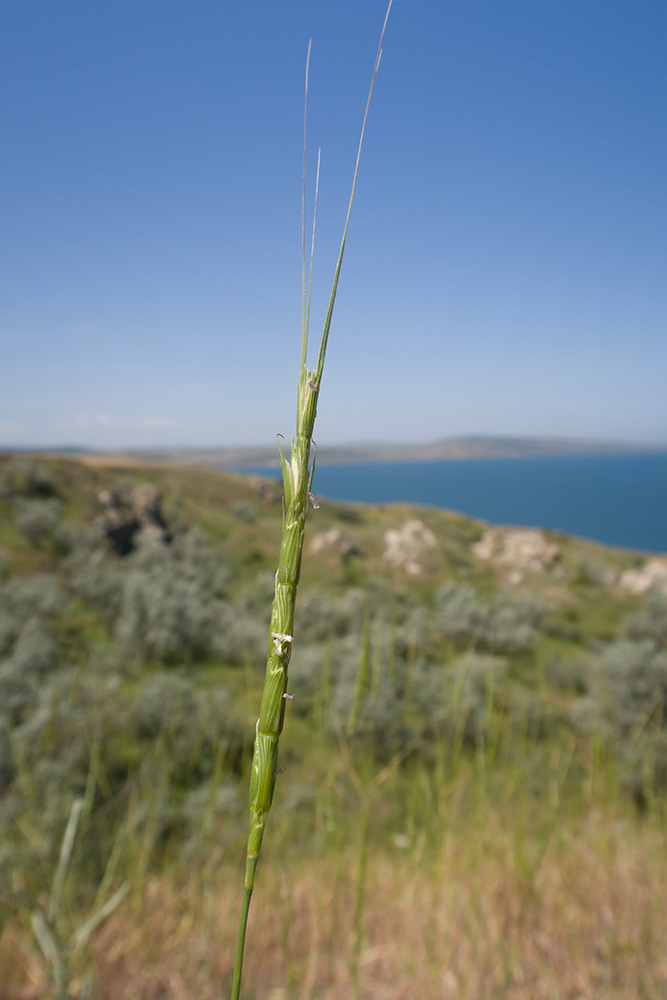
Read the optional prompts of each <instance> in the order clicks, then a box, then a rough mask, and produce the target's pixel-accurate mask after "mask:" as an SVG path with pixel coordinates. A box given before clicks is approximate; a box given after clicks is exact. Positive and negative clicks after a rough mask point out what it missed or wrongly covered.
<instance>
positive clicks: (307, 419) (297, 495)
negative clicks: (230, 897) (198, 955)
mask: <svg viewBox="0 0 667 1000" xmlns="http://www.w3.org/2000/svg"><path fill="white" fill-rule="evenodd" d="M391 5H392V0H389V6H388V7H387V13H386V16H385V19H384V24H383V26H382V33H381V35H380V44H379V46H378V53H377V56H376V58H375V66H374V69H373V77H372V81H371V86H370V90H369V94H368V100H367V102H366V109H365V112H364V120H363V125H362V129H361V138H360V140H359V149H358V152H357V160H356V164H355V168H354V179H353V183H352V191H351V194H350V202H349V205H348V209H347V216H346V219H345V228H344V230H343V239H342V243H341V247H340V251H339V254H338V260H337V263H336V270H335V273H334V280H333V286H332V290H331V297H330V299H329V306H328V309H327V314H326V319H325V323H324V330H323V333H322V339H321V341H320V348H319V354H318V359H317V367H316V369H315V370H314V371H310V370H309V369H308V368H307V365H306V360H307V351H308V324H309V318H310V291H311V287H312V285H311V284H309V288H308V301H307V300H306V221H305V220H306V195H305V191H306V180H305V177H306V174H305V158H306V130H307V122H308V71H309V66H310V50H311V44H310V42H309V44H308V55H307V58H306V84H305V100H304V169H303V178H302V188H301V195H302V205H301V243H302V330H301V363H300V368H299V381H298V399H297V419H296V437H294V438H292V448H291V455H290V461H289V462H288V461H287V459H286V458H285V457H284V456H283V454H282V450H281V453H280V464H281V468H282V473H283V483H284V489H285V499H284V519H283V536H282V541H281V545H280V558H279V562H278V570H277V572H276V582H275V593H274V599H273V607H272V610H271V623H270V626H269V641H268V646H267V662H266V675H265V680H264V690H263V692H262V701H261V706H260V712H259V719H258V720H257V726H256V730H255V743H254V748H253V758H252V766H251V774H250V794H249V807H250V832H249V835H248V847H247V853H246V875H245V883H244V890H243V901H242V906H241V918H240V923H239V933H238V939H237V947H236V958H235V964H234V975H233V982H232V1000H239V996H240V992H241V977H242V972H243V954H244V949H245V937H246V929H247V923H248V911H249V908H250V899H251V897H252V891H253V888H254V884H255V871H256V868H257V861H258V859H259V854H260V851H261V847H262V840H263V837H264V830H265V826H266V820H267V817H268V814H269V810H270V808H271V803H272V801H273V793H274V790H275V784H276V775H277V773H278V741H279V739H280V734H281V733H282V730H283V725H284V722H285V706H286V704H287V702H286V699H285V695H286V693H287V671H288V667H289V661H290V657H291V653H292V638H293V630H294V609H295V605H296V591H297V586H298V583H299V576H300V573H301V558H302V554H303V542H304V534H305V527H306V513H307V509H308V500H309V493H310V488H311V486H312V469H311V467H310V447H311V442H312V436H313V428H314V424H315V416H316V413H317V401H318V395H319V388H320V382H321V379H322V370H323V367H324V356H325V354H326V348H327V341H328V338H329V329H330V327H331V318H332V316H333V307H334V303H335V300H336V292H337V289H338V278H339V275H340V268H341V264H342V261H343V252H344V250H345V241H346V239H347V229H348V225H349V222H350V213H351V211H352V202H353V200H354V192H355V188H356V184H357V175H358V172H359V161H360V159H361V149H362V146H363V141H364V132H365V129H366V120H367V118H368V108H369V105H370V100H371V95H372V93H373V85H374V83H375V77H376V75H377V70H378V65H379V62H380V54H381V50H382V39H383V37H384V32H385V28H386V26H387V19H388V17H389V11H390V10H391ZM319 163H320V157H319V155H318V173H317V187H319ZM316 194H317V190H316ZM316 212H317V208H316V209H315V213H314V214H315V218H314V219H313V243H312V245H311V281H312V260H313V255H314V239H315V220H316Z"/></svg>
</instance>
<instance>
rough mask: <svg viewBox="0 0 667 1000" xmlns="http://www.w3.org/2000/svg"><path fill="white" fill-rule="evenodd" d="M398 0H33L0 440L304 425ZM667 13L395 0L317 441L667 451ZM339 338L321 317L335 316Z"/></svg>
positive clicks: (0, 190) (200, 441)
mask: <svg viewBox="0 0 667 1000" xmlns="http://www.w3.org/2000/svg"><path fill="white" fill-rule="evenodd" d="M384 7H385V0H377V2H376V0H364V3H362V4H360V3H359V2H358V0H356V2H354V3H353V2H347V0H341V2H339V3H337V4H324V3H321V2H315V0H290V2H286V3H282V4H276V3H274V2H272V3H269V2H265V0H257V2H255V0H250V2H247V3H244V4H238V3H233V4H232V3H230V2H221V0H217V2H212V0H197V2H196V3H192V2H191V0H188V2H186V0H160V2H157V0H142V2H141V3H136V0H132V2H126V0H104V2H102V0H67V3H53V2H51V0H5V2H4V4H3V5H2V10H1V11H0V86H1V87H2V95H3V99H2V102H1V107H0V131H1V134H2V136H3V141H2V153H1V154H0V200H1V202H2V204H1V206H0V215H1V217H2V225H1V227H0V233H1V235H0V254H1V256H2V260H1V266H2V271H3V275H4V280H3V295H2V296H1V297H0V349H1V354H0V356H1V358H2V366H3V369H4V377H3V379H2V393H1V394H0V444H7V445H10V444H11V445H36V446H40V445H64V444H83V445H91V446H96V447H100V448H106V447H117V446H150V445H172V444H173V445H215V444H229V445H231V444H250V443H266V442H268V441H270V440H271V439H272V437H273V435H274V434H275V433H276V432H278V431H280V432H282V433H285V434H289V433H290V432H291V430H292V427H293V411H294V395H295V378H296V367H297V364H298V355H299V346H300V296H301V287H300V281H301V276H300V267H301V262H300V250H301V218H300V211H301V157H302V115H303V106H302V101H303V76H304V67H305V56H306V50H307V46H308V40H309V38H311V37H312V40H313V41H312V56H311V89H310V121H309V163H308V188H309V197H310V198H312V193H313V181H314V172H315V163H316V158H317V149H318V147H320V146H321V147H322V171H321V180H320V205H319V216H318V240H317V248H316V265H315V266H316V276H315V295H314V307H313V333H314V334H316V335H317V333H318V332H319V327H320V325H321V320H322V317H323V311H324V304H325V301H326V297H327V294H328V286H329V282H330V280H331V275H332V271H333V265H334V261H335V256H336V252H337V246H338V241H339V239H340V233H341V229H342V224H343V220H344V214H345V208H346V202H347V197H348V191H349V185H350V181H351V176H352V169H353V165H354V156H355V152H356V144H357V141H358V133H359V128H360V124H361V119H362V115H363V108H364V103H365V98H366V92H367V89H368V85H369V82H370V75H371V71H372V65H373V60H374V56H375V49H376V45H377V39H378V36H379V31H380V27H381V24H382V19H383V16H384ZM666 41H667V6H665V5H664V4H658V3H655V2H650V3H649V2H646V0H631V2H630V0H628V2H615V0H605V2H602V0H598V2H590V0H577V2H574V0H560V2H558V3H556V2H555V0H554V2H551V0H544V2H540V3H536V2H535V0H531V2H527V0H525V2H519V0H504V2H503V3H499V2H498V0H465V2H464V0H452V2H446V0H412V2H409V3H408V2H407V0H395V3H394V8H393V11H392V15H391V18H390V22H389V26H388V28H387V34H386V38H385V44H384V54H383V58H382V65H381V68H380V73H379V76H378V81H377V85H376V91H375V94H374V99H373V105H372V107H371V112H370V117H369V124H368V130H367V138H366V146H365V149H364V155H363V159H362V165H361V171H360V178H359V185H358V191H357V201H356V204H355V207H354V212H353V217H352V222H351V226H350V233H349V240H348V250H347V253H346V259H345V262H344V266H343V275H342V279H341V283H340V289H339V298H338V304H337V307H336V313H335V315H334V323H333V328H332V336H331V341H330V354H329V357H328V360H327V366H326V370H325V378H324V381H323V387H322V392H321V397H320V407H319V409H320V412H319V416H318V426H317V433H316V437H317V439H318V440H319V441H320V442H322V443H331V442H343V441H368V440H385V441H389V440H400V441H420V440H428V439H434V438H438V437H446V436H450V435H458V434H466V433H496V434H521V435H525V434H536V435H550V436H561V435H565V436H573V437H586V438H600V439H616V440H626V441H650V442H659V443H667V410H666V408H665V390H664V381H665V372H666V371H667V364H666V363H667V336H666V335H665V334H666V325H667V324H666V320H667V282H666V281H665V272H666V265H667V225H666V223H667V218H666V216H667V211H666V208H667V188H666V185H665V177H666V176H667V169H666V168H667V138H666V135H667V134H666V130H665V117H666V111H667V107H666V101H667V60H666V59H665V43H666ZM314 339H315V338H314Z"/></svg>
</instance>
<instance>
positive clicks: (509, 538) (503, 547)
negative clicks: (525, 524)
mask: <svg viewBox="0 0 667 1000" xmlns="http://www.w3.org/2000/svg"><path fill="white" fill-rule="evenodd" d="M472 551H473V553H474V554H475V555H476V556H477V558H478V559H484V560H489V561H490V560H493V561H494V562H495V563H496V564H497V565H499V566H507V567H509V569H510V573H509V574H508V577H507V580H508V583H511V584H516V583H520V582H521V580H522V579H523V574H524V573H525V572H527V571H530V572H532V573H543V572H544V569H545V567H548V566H552V565H553V564H554V563H555V562H556V561H557V560H558V559H559V558H560V549H559V548H558V546H557V545H554V544H553V543H552V542H548V541H547V540H546V538H545V537H544V534H543V532H541V531H537V530H535V529H531V528H489V530H488V531H485V532H484V534H483V536H482V538H481V539H480V540H479V542H476V543H475V545H473V546H472Z"/></svg>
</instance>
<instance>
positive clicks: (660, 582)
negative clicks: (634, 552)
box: [618, 559, 667, 595]
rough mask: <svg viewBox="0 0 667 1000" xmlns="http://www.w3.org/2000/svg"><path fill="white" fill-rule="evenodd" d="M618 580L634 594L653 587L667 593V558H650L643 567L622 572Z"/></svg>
mask: <svg viewBox="0 0 667 1000" xmlns="http://www.w3.org/2000/svg"><path fill="white" fill-rule="evenodd" d="M618 582H619V584H620V586H621V587H623V588H624V589H625V590H629V591H630V592H631V593H632V594H644V593H646V591H647V590H650V589H653V590H659V591H660V593H662V594H665V595H667V559H649V560H648V561H647V562H645V563H644V565H643V566H642V568H641V569H629V570H626V572H625V573H621V578H620V580H619V581H618Z"/></svg>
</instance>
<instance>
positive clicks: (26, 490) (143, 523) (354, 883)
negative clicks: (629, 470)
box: [0, 456, 667, 1000]
mask: <svg viewBox="0 0 667 1000" xmlns="http://www.w3.org/2000/svg"><path fill="white" fill-rule="evenodd" d="M320 499H321V498H320ZM281 518H282V507H281V497H280V494H279V492H278V486H277V484H276V483H274V482H266V481H262V480H259V479H256V480H253V479H246V478H241V477H237V476H230V475H225V474H222V473H217V472H214V471H208V470H202V469H198V468H193V467H187V468H182V467H177V466H174V465H170V464H165V465H159V464H143V465H142V464H138V463H135V462H130V461H123V462H121V461H119V462H117V463H116V464H113V463H111V462H108V461H93V460H90V459H87V460H70V459H55V458H42V459H39V458H35V457H28V456H23V457H22V456H5V457H2V458H0V549H1V550H2V559H3V562H2V566H3V577H2V582H1V583H0V837H1V840H0V887H2V888H1V898H0V906H1V913H2V918H3V921H4V931H3V934H2V937H1V938H0V997H9V996H25V997H27V996H49V995H52V991H53V989H54V983H56V982H57V981H58V980H59V981H60V984H61V985H60V989H61V995H62V996H65V995H66V993H65V992H63V991H64V990H66V989H67V990H69V994H67V995H70V996H72V997H75V996H76V997H79V996H81V997H83V996H95V997H121V996H123V997H124V996H128V997H133V998H136V997H146V998H148V997H158V996H162V997H166V996H169V997H181V996H182V997H193V996H198V997H208V996H211V997H212V996H217V995H219V991H220V989H223V991H225V990H226V989H227V985H228V982H229V976H230V970H231V959H232V953H233V944H232V940H233V930H234V925H235V921H236V907H237V900H238V890H239V888H240V883H241V857H242V853H243V848H244V838H245V833H246V807H245V800H246V795H247V778H248V775H247V770H248V765H249V759H250V751H251V747H252V738H253V726H254V721H255V718H256V714H257V710H258V699H259V691H260V688H261V681H262V671H263V660H264V653H265V649H266V642H267V623H268V614H269V609H270V602H271V596H272V574H273V572H274V571H275V563H276V558H277V552H278V547H279V539H280V531H281ZM121 550H122V552H123V553H124V554H121ZM661 567H662V563H661V562H660V560H652V561H651V560H649V561H647V560H646V558H645V557H644V556H641V555H639V554H634V553H631V552H628V551H622V550H615V549H611V548H608V547H605V546H601V545H597V544H594V543H591V542H588V541H585V540H582V539H575V538H571V537H569V536H565V535H562V534H556V533H551V532H534V531H521V530H516V529H490V528H489V526H488V525H485V524H484V523H482V522H479V521H474V520H472V519H469V518H466V517H463V516H461V515H458V514H454V513H450V512H447V511H441V510H435V509H431V508H420V507H415V506H409V505H398V504H392V505H386V506H362V505H344V504H340V503H328V502H326V501H324V500H322V502H321V506H320V509H319V510H314V511H312V512H311V515H310V519H309V524H308V529H307V538H306V555H305V558H304V564H303V575H302V586H301V590H300V603H299V606H298V613H297V624H296V628H295V648H294V656H293V659H292V665H291V668H290V675H291V684H290V688H291V691H292V692H293V693H294V695H295V700H294V701H293V702H290V703H289V707H288V713H289V717H288V720H287V725H286V730H285V736H284V738H283V743H282V754H283V758H284V759H283V760H282V764H283V766H284V767H285V770H286V773H285V775H284V776H281V777H280V779H279V785H278V790H277V794H276V809H275V813H276V815H275V818H274V815H273V813H272V817H271V825H270V829H269V832H268V834H267V857H266V858H263V860H262V870H261V873H260V879H259V883H258V889H257V893H258V895H257V909H256V913H255V914H254V915H253V918H252V921H254V923H252V922H251V930H250V938H249V956H248V976H249V978H248V996H251V995H256V996H257V997H265V996H267V997H268V996H272V997H273V998H274V1000H277V998H278V997H279V996H280V997H288V996H290V997H291V996H295V997H296V996H298V997H304V998H305V997H316V996H317V997H320V996H322V997H323V996H326V997H331V998H333V997H338V996H341V997H342V996H350V995H355V994H356V995H359V996H362V995H363V996H369V997H371V996H387V997H396V998H398V997H403V996H407V995H413V994H415V993H418V994H419V995H420V996H423V997H431V996H433V997H442V996H443V995H444V996H451V997H459V996H460V997H464V996H465V997H467V996H470V997H472V996H475V997H477V996H489V997H496V996H498V997H500V996H503V997H517V998H519V997H526V998H527V997H531V998H532V997H536V996H545V997H551V996H562V997H565V996H589V995H590V996H593V995H594V996H596V997H601V996H604V997H609V998H612V997H613V998H621V997H626V996H627V997H630V996H638V995H644V996H647V997H652V996H659V995H663V994H664V991H665V990H666V989H667V967H666V966H665V962H664V954H665V953H666V952H665V947H664V945H665V943H667V942H666V933H665V932H666V930H667V927H666V922H665V918H664V912H663V911H664V907H661V906H660V892H661V889H660V887H661V886H662V884H663V882H664V872H663V869H662V863H661V858H662V856H663V852H664V848H665V837H664V828H663V820H662V816H663V796H664V791H665V786H666V784H667V753H666V752H665V735H664V729H663V717H664V701H665V693H666V692H667V651H666V645H667V601H665V597H664V594H663V593H662V591H661V587H663V577H662V576H661V574H662V572H663V569H662V568H661ZM651 582H652V583H653V585H654V586H653V587H649V584H650V583H651ZM67 828H69V830H70V837H69V839H68V837H67V835H66V829H67ZM63 844H65V845H66V849H65V850H63ZM68 844H69V846H67V845H68ZM663 898H664V897H663ZM65 981H67V983H68V985H67V987H65V985H63V984H64V983H65ZM3 991H4V992H3ZM281 991H282V992H281Z"/></svg>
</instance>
